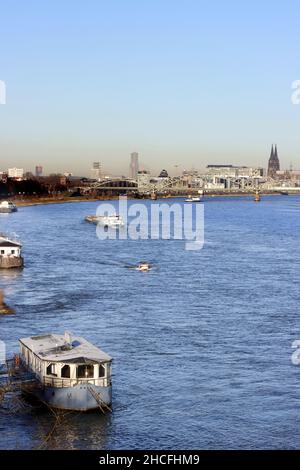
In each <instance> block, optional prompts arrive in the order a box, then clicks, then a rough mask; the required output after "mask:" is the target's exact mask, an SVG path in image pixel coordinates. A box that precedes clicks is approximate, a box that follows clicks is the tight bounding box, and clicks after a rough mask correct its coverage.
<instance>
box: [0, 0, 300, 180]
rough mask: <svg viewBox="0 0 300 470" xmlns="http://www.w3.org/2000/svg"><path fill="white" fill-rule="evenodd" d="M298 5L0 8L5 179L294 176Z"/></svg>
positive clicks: (298, 160) (162, 2)
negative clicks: (33, 172) (162, 172)
mask: <svg viewBox="0 0 300 470" xmlns="http://www.w3.org/2000/svg"><path fill="white" fill-rule="evenodd" d="M299 23H300V2H299V1H296V0H294V1H293V0H292V1H291V0H287V1H285V2H282V1H258V0H254V1H251V2H250V1H248V2H241V1H233V0H230V1H224V0H223V1H221V0H218V1H208V0H207V1H202V0H185V1H183V0H180V1H179V0H151V1H150V0H149V1H146V0H110V1H107V0H106V1H103V0H86V1H84V2H83V1H76V0H63V1H58V0H52V1H50V0H48V1H40V0H39V1H35V0H31V1H30V0H24V1H23V2H20V1H19V0H18V1H16V0H10V1H9V2H1V9H0V79H1V80H4V81H5V82H6V85H7V104H6V105H0V168H2V169H3V168H7V166H21V167H24V168H26V169H32V168H33V167H34V165H35V164H36V163H41V164H43V165H44V166H45V169H46V170H47V171H54V170H56V169H57V170H59V171H64V170H70V171H73V172H74V173H77V174H81V173H88V171H89V168H90V166H91V162H92V161H93V160H101V161H103V164H104V167H105V168H106V169H107V171H112V172H114V173H125V172H128V162H129V154H130V152H132V151H138V152H139V153H140V158H141V160H142V162H143V164H144V165H145V167H146V168H149V169H152V170H153V171H155V172H156V171H158V170H159V169H161V168H162V167H166V168H167V169H168V170H170V172H172V169H174V165H176V164H181V167H182V168H189V167H192V166H194V167H196V168H203V167H204V166H205V165H206V164H207V163H227V162H228V163H235V164H245V165H266V160H267V158H268V156H269V152H270V146H271V144H272V142H274V143H275V142H276V143H277V144H278V148H279V156H280V158H281V161H282V165H283V166H284V167H288V166H289V164H290V162H291V161H292V162H293V163H294V167H295V168H296V167H298V168H300V137H299V136H300V106H293V105H292V104H291V99H290V96H291V83H292V81H293V80H296V79H300V60H299V56H300V28H299Z"/></svg>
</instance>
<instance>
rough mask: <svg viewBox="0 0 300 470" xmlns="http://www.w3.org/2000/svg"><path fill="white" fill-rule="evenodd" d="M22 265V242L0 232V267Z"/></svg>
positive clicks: (17, 266)
mask: <svg viewBox="0 0 300 470" xmlns="http://www.w3.org/2000/svg"><path fill="white" fill-rule="evenodd" d="M22 266H23V258H22V244H21V243H20V242H19V240H16V239H14V238H12V237H8V236H7V235H4V234H1V233H0V268H3V269H8V268H21V267H22Z"/></svg>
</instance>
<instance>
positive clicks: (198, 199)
mask: <svg viewBox="0 0 300 470" xmlns="http://www.w3.org/2000/svg"><path fill="white" fill-rule="evenodd" d="M201 201H202V198H201V197H200V196H189V197H188V198H187V199H185V202H201Z"/></svg>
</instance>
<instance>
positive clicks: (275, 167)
mask: <svg viewBox="0 0 300 470" xmlns="http://www.w3.org/2000/svg"><path fill="white" fill-rule="evenodd" d="M279 170H280V163H279V158H278V153H277V145H275V148H274V146H273V145H272V149H271V155H270V158H269V163H268V176H269V177H270V178H275V177H276V172H277V171H279Z"/></svg>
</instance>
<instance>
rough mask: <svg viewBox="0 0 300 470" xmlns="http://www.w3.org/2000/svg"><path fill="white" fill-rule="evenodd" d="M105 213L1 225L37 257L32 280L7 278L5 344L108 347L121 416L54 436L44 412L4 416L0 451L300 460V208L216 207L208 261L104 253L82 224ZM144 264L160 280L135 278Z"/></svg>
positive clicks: (27, 215) (123, 247)
mask: <svg viewBox="0 0 300 470" xmlns="http://www.w3.org/2000/svg"><path fill="white" fill-rule="evenodd" d="M166 201H167V203H174V202H178V201H174V200H165V201H164V202H166ZM170 201H171V202H170ZM158 202H159V201H158ZM113 204H117V202H113ZM145 204H146V205H150V204H151V201H146V202H145ZM97 206H98V203H95V202H91V203H90V202H88V203H72V204H57V205H46V206H32V207H24V208H20V209H19V211H18V212H17V213H15V214H9V215H1V216H0V231H2V232H9V233H12V232H16V233H17V234H18V235H20V237H21V239H22V242H23V254H24V258H25V268H24V270H23V271H22V272H20V273H15V272H8V271H7V272H5V271H2V272H1V273H0V288H3V289H4V290H5V293H6V302H7V303H8V304H9V305H10V306H11V307H14V308H15V310H16V313H15V315H11V316H2V317H0V339H2V340H3V341H5V342H6V345H7V350H8V355H11V354H12V353H13V352H15V351H17V350H18V343H17V340H18V338H20V337H24V336H29V335H33V334H38V333H46V332H61V333H63V332H64V331H65V330H69V331H71V332H74V333H75V334H77V335H81V336H84V337H86V338H87V339H89V340H90V341H91V342H93V343H95V344H97V345H98V346H99V347H101V348H102V349H103V350H104V351H106V352H107V353H109V354H110V355H111V356H112V357H113V359H114V363H113V412H112V413H111V414H107V415H105V416H103V415H101V414H100V413H99V412H95V413H89V414H76V413H74V414H70V415H67V417H66V418H65V419H64V420H63V422H62V423H61V425H60V426H58V427H57V428H56V429H55V430H54V431H53V432H52V433H51V434H49V431H51V429H52V427H53V422H54V420H53V416H52V415H51V414H50V413H49V412H48V411H47V410H45V409H32V410H31V411H26V412H21V411H20V412H18V413H16V414H8V413H7V412H4V411H3V410H2V411H1V410H0V432H1V440H0V448H2V449H37V448H40V447H41V448H49V449H137V448H141V449H143V448H145V449H183V448H187V449H199V448H203V449H225V448H230V449H249V448H258V449H265V448H275V449H279V448H299V447H300V426H299V424H300V366H298V367H297V366H295V365H293V364H292V362H291V354H292V348H291V345H292V342H293V341H294V340H296V339H300V315H299V305H300V303H299V300H300V294H299V284H300V253H299V246H300V245H299V233H300V197H298V196H289V197H287V196H273V197H272V196H270V197H264V198H263V199H262V201H261V203H259V204H255V203H254V202H253V199H252V198H248V197H245V198H211V199H207V200H206V201H205V203H204V206H205V245H204V248H203V249H202V250H201V251H186V250H185V249H184V241H181V240H140V241H132V240H122V241H121V240H106V241H104V240H102V241H101V240H99V239H98V238H97V237H96V233H95V226H93V225H90V224H88V223H85V222H84V221H83V218H84V216H85V215H87V214H92V213H95V212H96V209H97ZM143 259H144V260H147V261H150V262H152V263H153V265H154V268H153V270H151V271H150V272H149V273H140V272H138V271H136V270H131V269H128V268H127V267H126V266H128V265H130V264H134V263H137V262H139V261H140V260H143ZM45 439H46V441H45Z"/></svg>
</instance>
